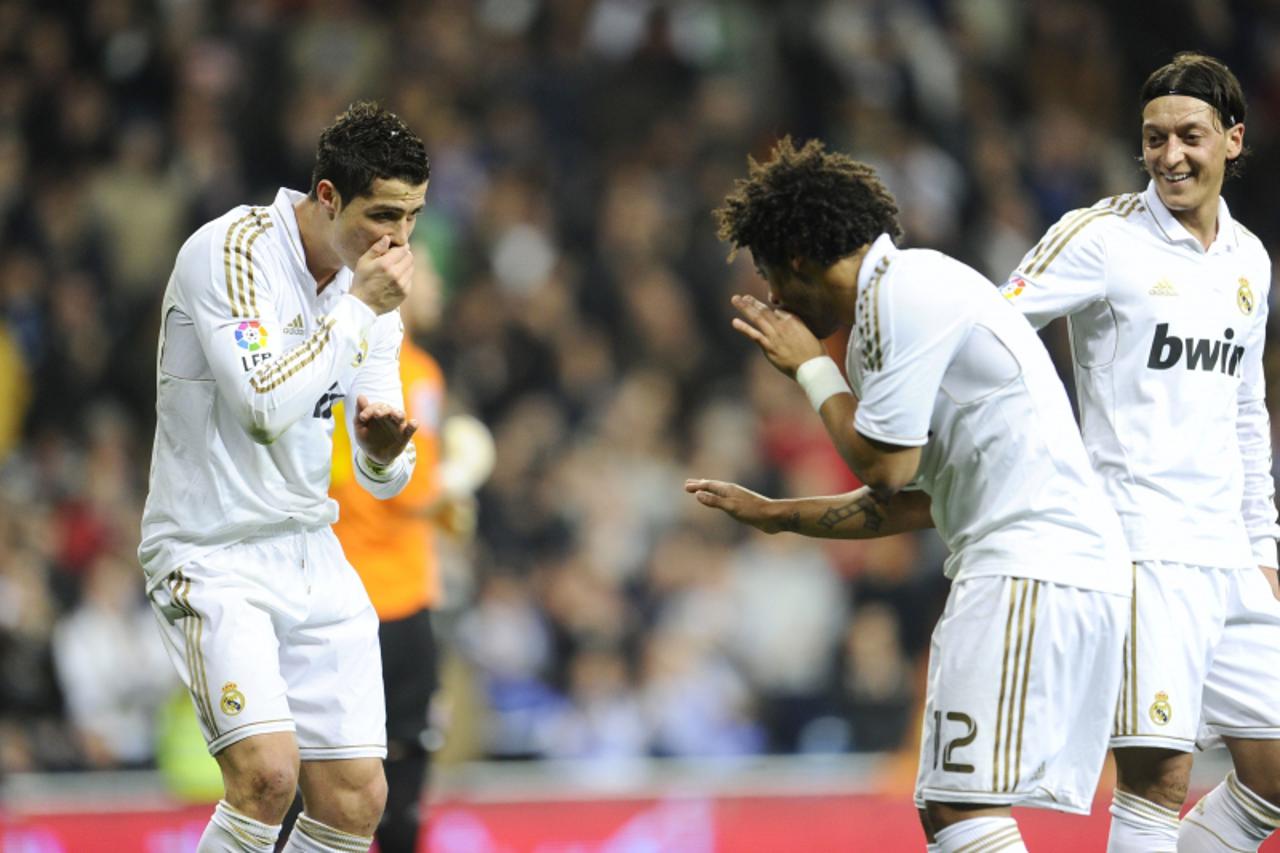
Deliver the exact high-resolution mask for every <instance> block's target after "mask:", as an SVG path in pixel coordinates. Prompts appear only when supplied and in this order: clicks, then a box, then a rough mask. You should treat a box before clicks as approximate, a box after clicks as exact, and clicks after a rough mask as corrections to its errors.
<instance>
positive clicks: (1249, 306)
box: [1236, 276, 1253, 314]
mask: <svg viewBox="0 0 1280 853" xmlns="http://www.w3.org/2000/svg"><path fill="white" fill-rule="evenodd" d="M1236 307H1237V308H1239V309H1240V313H1241V314H1252V313H1253V288H1252V287H1250V286H1249V279H1247V278H1245V277H1244V276H1240V287H1239V289H1238V290H1236Z"/></svg>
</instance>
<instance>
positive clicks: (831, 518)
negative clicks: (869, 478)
mask: <svg viewBox="0 0 1280 853" xmlns="http://www.w3.org/2000/svg"><path fill="white" fill-rule="evenodd" d="M881 505H882V504H881V502H880V501H879V500H877V499H876V498H875V496H874V495H870V494H866V495H861V496H860V497H857V498H854V499H853V500H851V501H849V502H848V503H847V504H845V505H844V506H837V507H832V508H831V509H829V510H827V511H826V512H824V513H823V514H822V517H821V518H819V519H818V526H819V527H824V528H826V529H827V530H834V529H835V528H836V527H839V526H840V525H842V524H844V523H845V522H846V521H848V520H849V519H851V518H853V517H854V516H858V515H861V516H862V517H863V519H862V526H863V528H865V529H866V530H870V531H872V532H876V531H878V530H879V529H880V528H881V527H882V526H883V525H884V514H883V513H882V512H881V511H880V506H881Z"/></svg>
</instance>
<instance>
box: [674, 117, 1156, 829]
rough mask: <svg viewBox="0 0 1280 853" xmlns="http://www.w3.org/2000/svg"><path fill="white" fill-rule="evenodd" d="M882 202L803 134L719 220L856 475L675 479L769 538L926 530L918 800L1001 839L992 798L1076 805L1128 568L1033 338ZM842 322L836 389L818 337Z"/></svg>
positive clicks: (746, 309)
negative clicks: (940, 600)
mask: <svg viewBox="0 0 1280 853" xmlns="http://www.w3.org/2000/svg"><path fill="white" fill-rule="evenodd" d="M896 214H897V207H896V205H895V203H894V202H893V199H892V197H891V196H890V195H889V193H888V191H887V190H885V189H884V187H883V185H882V184H881V183H880V181H879V179H878V178H877V177H876V176H875V173H874V172H873V171H872V170H871V169H870V168H869V167H867V166H865V165H864V164H861V163H858V162H856V161H854V160H851V159H850V158H848V157H844V156H842V155H838V154H833V153H828V152H827V151H825V149H824V148H823V146H822V145H821V144H820V143H817V142H810V143H808V144H807V145H805V146H804V147H803V148H801V149H799V150H797V149H796V148H795V147H794V146H792V145H791V143H790V141H789V140H783V141H782V142H781V143H779V145H778V147H777V148H776V149H775V151H774V156H773V159H772V160H770V161H769V162H767V163H764V164H756V163H754V162H753V163H752V167H751V173H750V176H749V178H748V179H747V180H745V181H740V182H739V185H738V187H737V188H736V190H735V192H734V193H732V194H731V195H730V196H729V197H728V198H727V199H726V201H725V204H724V206H723V207H722V208H721V209H720V210H719V211H718V212H717V215H718V216H719V219H720V225H721V237H722V238H724V239H727V240H729V241H731V242H732V243H733V245H734V246H735V248H747V249H749V250H750V251H751V252H752V255H753V258H754V260H755V262H756V264H757V267H758V268H759V269H760V271H761V274H762V275H763V276H764V277H765V278H766V279H767V280H768V283H769V295H770V302H771V303H772V305H771V306H770V305H765V304H764V303H762V302H760V301H759V300H756V299H754V298H752V297H749V296H737V297H734V304H735V306H736V307H737V308H738V310H739V312H740V313H741V314H742V317H741V318H740V319H737V320H735V321H734V324H735V327H736V328H737V329H738V330H739V331H740V332H741V333H743V334H744V335H746V336H747V337H748V338H750V339H751V340H753V341H755V342H756V343H757V344H758V345H759V346H760V347H761V349H762V350H763V351H764V353H765V355H766V356H767V357H768V358H769V360H770V361H771V362H772V363H773V364H774V366H775V367H777V368H778V369H779V370H781V371H782V372H783V373H785V374H787V375H790V376H794V377H795V378H796V379H797V381H799V383H800V384H801V385H802V386H803V387H804V389H805V391H806V392H807V393H808V395H809V399H810V402H811V403H812V405H813V407H814V408H815V410H817V411H818V412H819V414H820V416H821V417H822V420H823V422H824V425H825V426H826V428H827V431H828V433H829V434H830V435H831V438H832V440H833V442H834V443H835V445H836V446H837V448H838V449H839V450H840V451H841V454H842V455H843V457H844V458H845V460H846V461H847V462H848V463H849V465H850V467H851V468H852V469H853V470H854V472H855V473H856V474H857V475H858V476H859V478H860V479H861V480H862V482H863V483H865V484H866V485H865V486H864V487H863V488H861V489H859V490H858V491H855V492H852V493H850V494H847V495H839V496H830V497H811V498H796V499H790V500H769V499H766V498H764V497H762V496H760V495H757V494H755V493H754V492H750V491H748V490H747V489H745V488H743V487H741V486H738V485H736V484H732V483H724V482H720V481H715V480H701V479H698V480H689V481H688V482H687V483H686V485H685V488H686V490H687V491H689V492H691V493H693V494H694V495H695V496H696V497H697V499H698V500H699V501H700V502H701V503H702V504H704V505H705V506H710V507H714V508H717V509H721V510H723V511H725V512H727V513H729V514H730V515H731V516H733V517H734V518H737V519H738V520H740V521H743V522H745V523H748V524H751V525H753V526H755V527H757V528H759V529H761V530H764V531H766V532H770V533H773V532H779V531H783V530H786V531H793V532H798V533H802V534H804V535H810V536H827V537H846V538H864V537H870V536H884V535H889V534H891V533H897V532H901V531H907V530H914V529H920V528H925V527H937V529H938V531H939V533H940V534H941V535H942V538H943V539H944V541H945V542H946V543H947V545H948V547H949V548H950V550H951V555H950V557H949V559H948V561H947V564H946V569H945V571H946V574H947V575H948V576H949V577H951V578H952V579H953V580H954V581H955V583H954V584H953V587H952V590H951V594H950V595H949V596H948V599H947V604H946V609H945V611H944V613H943V616H942V619H941V620H940V621H939V623H938V625H937V627H936V629H935V631H934V635H933V641H932V646H931V650H930V657H929V682H928V693H927V698H926V706H925V715H924V732H923V738H922V749H921V755H920V771H919V775H918V777H917V784H916V802H917V805H919V806H920V807H921V808H922V817H923V820H924V823H925V829H926V832H928V833H930V836H931V837H930V841H931V842H934V843H936V844H938V845H939V848H938V849H940V850H943V851H954V850H960V849H965V850H970V849H983V850H988V849H989V850H997V849H998V850H1020V849H1024V848H1023V847H1022V842H1021V836H1020V834H1019V831H1018V828H1017V825H1016V823H1015V822H1014V820H1013V818H1012V817H1011V815H1010V812H1009V808H1010V807H1011V806H1014V805H1032V806H1040V807H1045V808H1052V809H1058V810H1063V811H1068V812H1075V813H1084V812H1087V811H1088V810H1089V808H1090V805H1091V802H1092V798H1093V792H1094V788H1095V786H1096V785H1097V780H1098V776H1099V773H1100V771H1101V768H1102V762H1103V759H1104V757H1105V754H1106V744H1107V738H1108V735H1109V732H1110V724H1111V718H1112V715H1113V713H1114V710H1115V704H1114V701H1113V699H1114V695H1115V693H1114V691H1116V690H1117V689H1118V687H1119V684H1120V680H1121V675H1122V666H1123V660H1122V656H1121V650H1122V646H1123V642H1124V632H1125V623H1126V621H1127V619H1126V615H1127V613H1128V611H1129V602H1130V596H1131V590H1132V584H1133V574H1132V566H1131V563H1130V560H1129V556H1128V552H1127V549H1126V547H1125V544H1124V537H1123V532H1122V530H1121V528H1120V523H1119V520H1118V519H1117V518H1116V515H1115V513H1114V511H1112V510H1111V509H1110V508H1109V507H1108V506H1106V501H1105V496H1104V494H1103V492H1102V488H1101V486H1100V484H1099V483H1098V480H1097V477H1096V475H1094V473H1093V472H1092V470H1091V469H1090V466H1089V461H1088V457H1087V456H1086V454H1085V451H1084V447H1083V445H1082V443H1081V441H1080V437H1079V434H1078V432H1077V430H1076V429H1075V425H1074V422H1073V419H1072V416H1071V408H1070V405H1069V403H1068V401H1067V396H1066V392H1065V390H1064V389H1063V387H1062V383H1061V382H1060V381H1059V379H1058V377H1057V374H1056V373H1055V371H1054V369H1053V365H1052V363H1051V361H1050V359H1049V355H1048V353H1047V352H1046V351H1045V349H1044V347H1043V345H1042V344H1041V343H1040V341H1039V340H1038V339H1037V338H1036V336H1035V334H1034V332H1033V331H1032V330H1031V328H1030V327H1029V326H1028V325H1027V324H1026V323H1025V322H1024V321H1023V319H1022V318H1021V317H1020V316H1019V315H1018V313H1017V312H1016V311H1014V310H1012V308H1011V307H1010V306H1009V305H1008V303H1007V302H1006V301H1005V300H1003V299H1001V298H1000V296H999V294H998V292H997V291H996V289H995V287H994V286H993V285H992V284H991V282H989V281H988V280H987V279H985V278H983V277H982V276H981V275H979V274H978V273H977V272H975V271H974V270H973V269H971V268H969V267H967V266H965V265H964V264H962V263H960V262H958V261H956V260H953V259H951V258H949V257H947V256H945V255H942V254H940V253H938V252H932V251H927V250H906V251H901V250H899V249H897V248H896V247H895V245H894V241H893V238H894V236H896V235H897V234H898V233H899V228H898V223H897V218H896ZM841 326H846V327H851V328H852V335H851V338H850V341H849V346H848V351H847V355H846V369H847V375H848V380H849V383H851V384H852V392H853V393H852V394H851V393H850V387H849V385H848V384H846V381H845V377H844V375H842V373H841V371H840V369H839V368H838V366H837V365H836V364H835V363H834V362H833V361H832V360H831V359H830V358H828V357H827V356H825V355H824V354H823V350H822V344H821V343H820V342H819V340H818V338H819V337H826V336H828V335H830V334H832V333H833V332H834V331H836V330H837V329H838V328H839V327H841ZM855 398H856V399H855Z"/></svg>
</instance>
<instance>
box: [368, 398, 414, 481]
mask: <svg viewBox="0 0 1280 853" xmlns="http://www.w3.org/2000/svg"><path fill="white" fill-rule="evenodd" d="M356 408H357V412H356V420H355V433H356V435H355V438H356V444H357V445H359V447H360V449H361V450H363V451H364V454H365V456H367V457H369V459H370V460H372V461H373V462H375V463H377V464H379V465H390V464H391V463H392V462H393V461H394V460H395V458H396V457H397V456H399V455H400V454H401V452H403V451H404V449H405V447H406V446H408V444H409V439H411V438H413V434H414V433H415V432H417V431H418V422H417V421H416V420H414V419H412V418H408V419H406V418H405V415H404V412H402V411H400V410H399V409H397V408H394V407H393V406H389V405H387V404H386V403H371V402H369V398H368V397H365V396H364V395H361V396H359V397H357V398H356Z"/></svg>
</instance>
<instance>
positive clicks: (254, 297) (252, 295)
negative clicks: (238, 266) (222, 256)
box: [243, 219, 275, 317]
mask: <svg viewBox="0 0 1280 853" xmlns="http://www.w3.org/2000/svg"><path fill="white" fill-rule="evenodd" d="M274 227H275V223H273V222H272V221H271V220H270V219H266V220H259V227H258V229H257V230H256V231H254V232H253V234H252V235H251V236H250V237H249V242H248V243H246V244H245V247H244V259H243V260H244V262H245V267H246V271H247V277H248V285H247V287H248V310H249V312H250V313H249V314H248V315H247V316H250V317H257V316H258V294H257V288H256V287H255V286H254V282H253V241H254V240H257V239H258V238H259V237H261V236H262V235H263V234H266V233H267V230H268V229H270V228H274Z"/></svg>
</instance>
